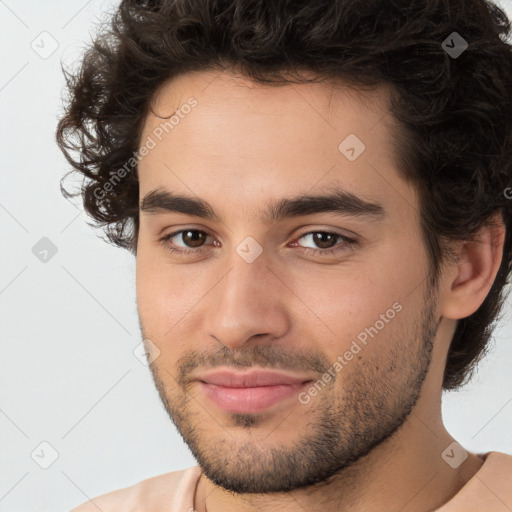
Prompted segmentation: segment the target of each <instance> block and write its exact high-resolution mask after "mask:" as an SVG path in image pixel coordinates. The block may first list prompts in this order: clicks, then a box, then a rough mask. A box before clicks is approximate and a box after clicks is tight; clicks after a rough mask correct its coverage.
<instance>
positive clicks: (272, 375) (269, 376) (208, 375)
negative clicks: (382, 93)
mask: <svg viewBox="0 0 512 512" xmlns="http://www.w3.org/2000/svg"><path fill="white" fill-rule="evenodd" d="M197 380H199V381H202V382H206V383H208V384H215V385H217V386H225V387H230V388H253V387H259V386H277V385H287V386H292V385H297V384H302V383H304V382H308V381H310V380H312V379H311V378H308V377H300V376H295V375H291V374H289V373H285V372H277V371H272V370H251V371H246V372H234V371H230V370H213V371H209V372H205V373H203V374H201V375H199V376H198V377H197Z"/></svg>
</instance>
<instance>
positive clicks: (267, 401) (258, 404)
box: [199, 382, 309, 413]
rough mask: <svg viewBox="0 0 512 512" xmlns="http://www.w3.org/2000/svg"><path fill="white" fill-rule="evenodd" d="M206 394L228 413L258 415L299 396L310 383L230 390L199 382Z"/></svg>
mask: <svg viewBox="0 0 512 512" xmlns="http://www.w3.org/2000/svg"><path fill="white" fill-rule="evenodd" d="M199 384H200V386H201V389H202V391H203V392H204V394H205V395H206V396H207V397H208V398H209V399H210V400H211V401H212V402H213V403H214V404H215V405H217V406H218V407H220V408H221V409H223V410H224V411H226V412H233V413H256V412H260V411H264V410H265V409H268V408H269V407H271V406H272V405H275V404H277V403H279V402H281V401H283V400H285V399H286V398H289V397H291V396H293V395H297V394H298V393H299V392H300V391H301V390H302V389H303V388H305V387H306V386H307V385H308V384H309V382H304V383H302V384H291V385H283V384H280V385H276V386H258V387H254V388H230V387H226V386H217V385H216V384H208V383H206V382H199Z"/></svg>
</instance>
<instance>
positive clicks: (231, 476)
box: [137, 72, 437, 492]
mask: <svg viewBox="0 0 512 512" xmlns="http://www.w3.org/2000/svg"><path fill="white" fill-rule="evenodd" d="M212 79H213V81H212ZM189 98H193V99H194V100H193V101H190V102H189V105H193V106H191V107H190V108H189V107H185V108H183V105H185V104H186V103H187V101H188V100H189ZM384 100H385V97H384V92H383V91H381V92H380V93H379V94H377V93H374V94H373V95H372V96H370V95H368V94H367V93H366V94H365V95H364V96H362V95H357V94H355V93H354V91H352V92H350V91H349V90H347V89H345V88H342V87H341V86H340V87H338V88H336V89H333V88H332V87H331V86H329V85H327V84H309V85H308V84H301V85H297V84H294V85H286V86H282V87H270V86H264V85H261V84H254V83H252V82H250V81H248V80H246V79H243V80H242V79H234V77H233V75H230V74H228V73H206V72H204V73H189V74H184V75H181V76H180V77H178V78H177V79H175V80H173V81H172V82H169V83H168V84H166V86H165V87H164V88H162V90H161V91H160V92H159V94H158V96H157V97H156V98H155V104H154V106H153V112H156V113H157V114H158V115H159V116H161V117H165V116H169V115H171V114H172V113H173V112H174V111H175V110H176V109H178V114H176V115H175V116H174V118H173V123H172V128H169V127H170V126H171V124H170V123H169V124H168V125H167V129H166V130H162V128H161V126H162V123H165V120H164V119H161V118H159V117H157V116H155V115H152V114H150V115H148V117H147V120H146V124H145V127H144V133H143V135H142V139H141V140H142V144H144V143H146V142H147V140H148V139H147V138H148V136H150V137H151V138H152V139H153V141H154V142H155V143H156V145H155V147H153V148H152V149H151V150H150V151H149V154H147V156H145V157H144V158H143V160H142V161H141V162H140V164H139V177H140V200H141V201H142V200H143V199H145V198H146V197H147V196H148V194H150V193H151V192H153V191H155V190H159V191H160V192H164V191H167V192H169V193H172V194H173V195H180V196H181V195H183V196H189V197H191V198H193V199H196V200H198V199H200V200H202V201H206V202H208V203H209V204H210V206H211V208H212V210H213V211H214V213H215V214H216V216H217V217H218V218H213V217H210V218H207V217H204V216H201V215H196V214H195V213H199V212H198V210H192V211H191V212H189V213H182V212H176V211H168V210H166V209H165V208H164V207H163V206H164V205H163V203H162V201H156V200H154V195H153V202H151V201H150V200H148V199H146V201H145V207H144V208H143V210H142V211H141V214H140V231H139V237H138V246H137V301H138V313H139V319H140V324H141V329H142V334H143V337H144V338H145V339H146V340H148V339H149V340H151V344H149V343H148V342H147V341H146V342H147V343H148V350H149V352H151V351H152V350H153V349H152V347H154V346H156V347H158V350H159V351H160V352H159V355H158V357H157V358H156V359H155V360H154V362H153V363H152V364H151V370H152V372H153V377H154V380H155V383H156V385H157V388H158V391H159V393H160V397H161V399H162V401H163V403H164V405H165V407H166V409H167V411H168V412H169V414H170V416H171V418H172V419H173V421H174V422H175V424H176V426H177V428H178V430H179V431H180V433H181V435H182V436H183V438H184V440H185V441H186V443H187V444H188V445H189V447H190V449H191V451H192V453H193V454H194V456H195V457H196V459H197V460H198V462H199V464H200V465H201V466H202V468H203V471H204V472H205V474H206V476H207V477H208V478H210V480H212V481H214V482H215V483H217V484H219V485H222V486H224V487H225V488H227V489H230V490H233V491H236V492H277V491H289V490H292V489H295V488H298V487H304V486H306V485H311V484H313V483H315V482H320V481H324V480H325V479H326V478H328V477H329V476H331V475H333V474H335V473H336V472H338V471H340V470H341V469H343V468H345V467H348V466H349V465H350V464H352V463H354V462H355V461H357V460H358V459H360V458H361V457H362V456H363V455H365V454H367V453H369V452H370V451H371V450H372V449H373V448H375V447H376V446H378V445H379V444H381V443H382V442H383V441H385V440H386V439H388V438H390V436H391V435H392V434H393V433H394V432H396V431H397V429H398V428H399V427H400V426H401V425H402V424H403V423H404V422H405V421H406V419H407V417H408V415H409V414H410V412H411V410H412V409H413V406H414V405H415V403H416V401H417V400H418V398H419V400H420V402H418V403H421V400H425V399H428V398H429V397H428V396H427V397H426V398H425V393H428V392H429V391H428V390H425V389H423V390H422V389H421V387H422V384H423V382H424V380H425V377H426V375H427V372H428V370H429V364H430V358H431V350H432V344H433V342H434V336H435V333H436V327H437V322H436V317H437V315H436V313H435V304H436V303H435V298H436V297H435V294H432V293H430V292H431V290H430V289H429V287H428V286H427V283H428V279H427V271H428V262H427V256H426V252H425V249H424V246H423V244H422V242H421V238H420V224H419V213H418V200H417V196H416V194H415V191H414V189H413V188H412V187H411V186H409V185H408V184H407V183H406V182H405V181H404V180H402V179H401V178H400V177H399V175H398V172H397V169H396V158H395V155H394V152H393V148H392V141H391V133H392V130H393V129H394V128H393V124H392V121H391V117H390V115H388V114H386V113H385V110H384V107H383V105H384ZM159 127H160V128H159ZM166 131H167V132H168V133H166ZM351 134H354V135H355V136H356V137H357V139H356V138H354V135H351ZM347 137H349V138H348V139H347ZM160 139H161V140H160ZM344 141H345V142H344ZM359 141H361V142H362V143H363V144H364V146H365V149H364V151H362V152H361V150H362V148H363V146H362V145H361V142H359ZM340 144H341V146H340ZM153 145H154V144H152V143H150V144H149V146H153ZM351 148H352V149H351ZM335 189H336V190H343V191H345V192H350V193H351V194H353V195H354V196H357V197H358V198H360V199H362V200H364V201H366V202H370V203H375V204H376V205H377V204H378V205H380V207H381V208H380V209H379V208H378V207H377V206H374V208H373V209H371V211H370V212H365V213H361V212H360V214H359V215H356V214H355V213H354V211H355V209H354V208H352V210H347V211H341V210H340V211H338V212H335V211H324V212H322V211H318V210H317V211H316V213H314V211H313V210H311V209H309V210H308V209H302V210H300V211H299V212H298V213H299V215H297V214H296V215H291V216H290V215H287V216H284V217H282V218H277V219H273V220H269V219H268V216H269V205H270V204H273V203H274V202H277V201H280V200H283V199H290V198H292V197H293V198H295V197H297V196H302V195H315V196H320V195H328V194H333V193H334V190H335ZM173 204H174V205H178V204H180V205H181V206H183V203H178V202H177V201H176V202H174V203H173ZM308 204H309V206H318V205H319V204H320V203H319V202H315V201H310V202H309V203H308ZM378 211H381V214H379V213H378ZM288 213H290V212H288ZM295 213H297V212H295ZM180 230H182V231H181V232H179V233H178V234H175V235H174V236H171V237H168V238H167V239H166V240H165V238H164V237H166V236H168V235H172V234H173V233H176V232H178V231H180ZM337 235H341V236H337ZM343 237H348V238H349V239H352V240H354V242H353V243H348V242H347V241H346V239H345V238H343ZM170 247H173V248H176V249H178V250H180V249H181V250H184V251H189V253H181V254H178V253H175V252H171V251H170V250H169V248H170ZM308 249H309V251H308ZM260 251H261V252H260ZM315 251H316V252H315ZM329 251H330V252H329ZM214 370H227V371H229V372H233V373H236V374H237V375H242V374H243V375H249V374H251V375H253V376H254V372H255V370H267V371H268V370H271V371H273V372H274V373H273V374H271V375H270V376H268V375H267V376H266V377H267V378H268V379H270V380H268V381H243V379H242V381H232V382H231V384H229V382H227V383H226V381H215V382H212V381H213V380H214V379H213V378H212V377H211V375H212V371H214ZM276 373H280V374H284V375H280V377H281V378H282V380H283V382H284V383H283V382H282V383H281V384H279V382H277V381H276ZM290 377H294V380H293V382H292V380H291V379H290ZM258 378H260V377H258ZM261 378H264V377H261ZM272 379H274V380H272ZM228 380H229V379H228ZM219 382H220V383H221V384H222V385H219ZM261 384H268V386H267V387H266V388H264V387H261ZM233 386H238V387H235V388H234V387H233ZM244 386H245V387H244ZM420 391H423V394H422V395H421V396H420Z"/></svg>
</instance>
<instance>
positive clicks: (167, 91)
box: [139, 72, 416, 215]
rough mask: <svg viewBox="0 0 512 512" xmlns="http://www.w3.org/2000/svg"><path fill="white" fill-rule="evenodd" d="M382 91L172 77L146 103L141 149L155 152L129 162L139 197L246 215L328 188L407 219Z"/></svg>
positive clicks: (222, 75)
mask: <svg viewBox="0 0 512 512" xmlns="http://www.w3.org/2000/svg"><path fill="white" fill-rule="evenodd" d="M388 92H389V91H388V89H386V88H385V87H382V88H380V89H375V90H373V91H371V92H369V91H361V90H357V89H355V88H350V87H347V86H344V85H343V84H342V83H340V82H333V81H329V82H323V83H309V84H307V83H306V84H304V83H301V84H286V85H281V86H279V87H276V86H270V85H267V84H260V83H254V82H252V81H251V80H249V79H248V78H243V77H240V76H235V75H233V74H232V73H229V72H193V73H186V74H183V75H180V76H178V77H176V78H174V79H172V80H170V81H168V82H167V83H165V84H164V85H163V86H162V87H161V88H160V89H159V91H158V92H157V94H155V96H154V98H153V102H152V105H151V112H150V113H149V114H148V115H147V117H146V120H145V125H144V129H143V133H142V137H141V144H143V143H144V142H145V141H147V140H148V138H152V139H153V140H154V142H155V146H154V148H153V149H151V150H150V151H149V152H148V154H147V156H145V157H144V158H143V159H142V160H141V161H140V162H139V177H140V196H141V198H142V197H144V196H145V195H146V194H147V193H149V192H150V191H152V190H155V189H157V188H161V189H162V188H163V189H167V190H170V191H172V192H179V193H186V194H187V195H191V193H192V195H197V196H200V197H201V198H204V199H205V200H207V201H208V202H209V203H212V204H213V203H217V204H218V205H219V208H225V207H227V206H228V205H227V204H224V203H225V202H223V201H221V203H220V204H219V198H221V199H225V198H227V197H229V203H231V204H233V206H237V207H238V211H249V210H250V209H251V204H253V203H254V205H259V206H261V204H262V199H263V198H265V201H264V202H268V201H266V199H268V198H269V197H272V198H276V199H278V198H281V197H283V196H285V195H297V194H303V193H305V192H307V191H312V190H313V189H314V188H315V187H317V188H321V187H324V188H325V187H329V186H334V185H335V186H336V187H338V188H343V189H344V190H347V191H349V192H352V193H354V194H357V195H358V196H364V197H365V198H367V199H368V200H370V201H372V200H373V201H374V202H377V201H375V200H376V199H378V198H381V199H382V200H381V201H378V202H380V203H395V205H396V208H402V210H403V209H405V210H407V209H409V208H410V206H411V205H414V204H416V197H415V194H414V190H412V189H411V188H410V186H409V185H408V184H406V183H405V182H404V181H403V180H402V179H401V178H400V177H399V175H398V173H397V169H396V162H397V159H396V155H395V146H394V144H393V132H394V130H396V129H397V125H396V123H395V122H394V120H393V118H392V116H391V115H390V114H389V113H388V111H387V101H388ZM190 105H193V106H192V107H191V106H190ZM173 114H174V115H173ZM170 116H172V117H170ZM354 155H355V158H354ZM404 200H405V202H406V203H407V202H409V205H406V204H401V203H403V202H404ZM401 213H402V214H403V213H404V211H402V212H401ZM407 213H408V214H409V215H410V211H409V212H407Z"/></svg>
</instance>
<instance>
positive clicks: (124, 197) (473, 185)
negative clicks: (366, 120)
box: [56, 0, 512, 390]
mask: <svg viewBox="0 0 512 512" xmlns="http://www.w3.org/2000/svg"><path fill="white" fill-rule="evenodd" d="M510 27H511V24H510V20H509V19H508V17H507V15H506V14H505V12H503V10H502V9H500V8H499V7H497V6H496V5H494V4H493V3H491V2H490V1H487V0H421V1H420V0H407V1H400V0H351V1H348V0H294V1H287V0H272V1H264V0H139V1H136V0H124V1H122V2H121V4H120V5H119V7H118V8H117V9H116V10H115V11H114V12H113V13H112V15H111V17H110V18H109V21H108V24H107V25H105V26H102V27H100V30H98V33H97V34H96V35H95V36H94V38H93V41H92V43H91V44H90V45H89V46H88V48H87V49H86V51H85V53H84V56H83V59H82V60H81V62H80V63H79V65H78V67H77V70H76V71H75V72H71V71H66V70H65V69H64V68H63V72H64V75H65V78H66V83H67V93H68V95H67V98H66V106H65V111H64V113H63V114H62V117H61V118H60V119H59V123H58V128H57V133H56V137H57V143H58V145H59V147H60V148H61V150H62V151H63V152H64V155H65V156H66V158H67V160H68V162H69V163H70V164H71V166H72V167H73V169H72V170H71V171H70V172H78V173H80V174H81V175H82V177H83V182H82V186H81V189H80V191H79V192H77V193H76V194H71V193H69V192H68V191H66V190H65V189H64V187H63V185H62V181H61V190H62V193H63V194H64V195H65V196H66V197H68V198H69V197H73V196H76V195H79V194H81V195H82V199H83V204H84V209H85V211H86V212H87V214H88V215H90V216H91V217H92V218H93V219H94V220H95V221H96V224H95V225H96V227H103V228H104V229H105V233H106V234H107V239H108V240H107V241H108V242H110V243H113V244H115V245H117V246H119V247H123V248H125V249H129V250H130V251H131V252H132V253H133V254H135V255H136V245H137V236H138V229H139V217H138V215H139V204H138V203H139V183H138V173H137V158H135V157H134V155H137V150H138V148H139V146H140V143H141V141H140V138H141V132H142V127H143V122H144V120H145V118H146V116H147V114H148V112H149V111H150V108H151V100H152V98H153V97H154V95H155V93H156V92H157V90H158V88H159V87H161V86H162V85H163V84H164V83H166V82H167V81H168V80H170V79H171V78H173V77H175V76H177V75H178V74H181V73H185V72H188V71H198V70H199V71H200V70H204V71H206V70H218V71H222V70H236V71H237V72H239V73H242V74H244V75H245V76H247V77H250V78H251V79H252V80H253V81H255V82H261V83H267V84H275V85H283V84H286V83H292V82H295V83H301V82H302V83H304V82H309V81H315V80H322V79H330V78H334V79H340V80H343V81H344V83H346V84H348V85H353V86H356V87H359V88H373V87H377V86H379V85H381V84H388V85H390V86H391V90H392V100H391V102H390V110H391V113H392V115H393V116H394V118H396V120H397V121H398V125H399V126H400V133H396V134H394V136H395V138H396V148H395V149H396V154H397V164H398V171H399V172H400V174H401V176H402V177H403V178H404V179H405V180H407V181H408V182H410V183H412V184H414V186H415V188H416V190H417V191H418V193H419V198H420V203H419V207H420V214H421V230H422V237H423V239H424V242H425V246H426V248H427V252H428V256H429V262H430V267H431V268H430V270H431V274H430V276H431V278H432V284H435V283H437V278H438V276H439V273H440V268H441V265H442V264H443V262H445V261H447V260H448V259H449V258H450V257H451V256H452V253H451V250H450V245H449V242H450V241H454V240H471V239H473V237H474V235H475V233H476V232H477V230H478V229H479V228H481V227H482V226H484V225H485V224H487V223H488V222H489V220H490V218H491V216H492V214H493V213H496V212H501V214H502V215H503V220H504V222H505V226H506V237H505V243H504V249H503V258H502V262H501V266H500V268H499V271H498V273H497V276H496V278H495V281H494V283H493V284H492V287H491V289H490V291H489V293H488V295H487V297H486V298H485V300H484V302H483V303H482V304H481V306H480V307H479V308H478V310H477V311H475V312H474V313H473V314H472V315H470V316H468V317H466V318H463V319H460V320H459V321H458V324H457V328H456V331H455V334H454V336H453V339H452V341H451V345H450V349H449V353H448V358H447V362H446V369H445V373H444V380H443V389H445V390H453V389H457V388H459V387H461V386H462V385H464V384H465V383H467V382H468V380H469V378H470V377H471V375H472V374H473V371H474V369H475V366H476V364H477V362H478V361H480V359H481V358H482V356H483V355H484V354H486V353H487V351H488V345H489V341H490V339H491V334H492V331H493V330H494V328H495V325H496V323H497V322H498V321H499V320H500V319H501V318H499V317H498V313H499V312H500V311H501V309H502V306H503V303H504V301H505V296H504V289H505V285H506V284H507V278H508V276H509V274H510V269H511V264H512V263H511V243H512V237H511V220H512V208H511V201H510V200H509V197H512V195H510V194H508V193H507V192H506V191H510V190H512V189H511V188H509V187H510V186H511V185H512V183H511V182H512V180H511V174H512V56H511V46H510V45H509V43H508V39H509V36H510ZM454 32H457V34H456V35H454V34H453V33H454ZM454 37H456V38H459V39H460V37H462V38H463V40H465V42H466V43H467V45H468V47H467V48H466V50H465V51H463V52H462V54H460V55H453V54H450V53H449V52H448V51H446V45H447V44H448V46H449V47H452V46H454V43H453V41H454V39H453V38H454ZM450 38H451V39H450ZM447 41H448V43H447ZM304 70H306V71H308V72H309V73H310V76H311V72H312V73H313V78H311V77H310V78H306V77H305V76H304V74H303V73H301V71H304ZM68 174H69V173H68ZM66 177H67V175H66V176H64V178H63V180H64V179H65V178H66ZM113 178H115V179H117V181H118V182H117V183H115V186H113V184H112V180H113ZM98 191H100V192H98Z"/></svg>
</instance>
